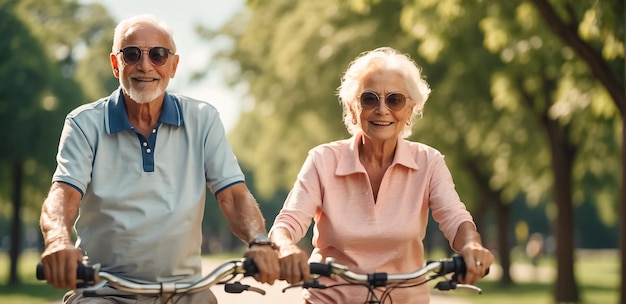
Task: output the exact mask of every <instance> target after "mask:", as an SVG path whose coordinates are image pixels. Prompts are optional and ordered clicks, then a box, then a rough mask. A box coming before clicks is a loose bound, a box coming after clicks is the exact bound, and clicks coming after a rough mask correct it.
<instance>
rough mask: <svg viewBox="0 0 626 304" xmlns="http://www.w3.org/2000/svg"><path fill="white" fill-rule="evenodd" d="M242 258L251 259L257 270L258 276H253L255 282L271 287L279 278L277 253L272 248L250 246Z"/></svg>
mask: <svg viewBox="0 0 626 304" xmlns="http://www.w3.org/2000/svg"><path fill="white" fill-rule="evenodd" d="M243 256H244V257H246V258H251V259H252V260H253V261H254V264H255V265H256V267H257V268H258V269H259V274H258V275H256V276H255V279H256V280H257V281H259V282H261V283H267V284H270V285H273V284H274V281H276V280H278V278H279V277H280V266H279V264H278V252H276V250H274V249H273V248H272V246H269V245H252V246H251V247H250V249H249V250H248V251H246V253H244V255H243Z"/></svg>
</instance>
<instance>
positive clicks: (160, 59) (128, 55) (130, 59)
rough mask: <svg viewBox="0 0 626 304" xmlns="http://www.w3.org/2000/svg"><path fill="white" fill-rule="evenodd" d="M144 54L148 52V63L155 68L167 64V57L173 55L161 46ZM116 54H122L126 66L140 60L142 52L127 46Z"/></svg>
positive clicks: (134, 47)
mask: <svg viewBox="0 0 626 304" xmlns="http://www.w3.org/2000/svg"><path fill="white" fill-rule="evenodd" d="M146 52H148V57H150V61H152V64H154V65H156V66H162V65H164V64H165V63H166V62H167V57H168V56H169V54H172V55H174V53H173V52H172V51H170V50H169V49H168V48H164V47H162V46H155V47H153V48H151V49H150V50H149V51H146ZM117 53H118V54H119V53H122V54H124V55H123V56H122V57H123V58H124V62H125V63H126V64H128V65H131V64H135V63H137V62H139V60H141V55H142V54H143V53H144V51H143V50H141V49H140V48H139V47H136V46H129V47H125V48H123V49H121V50H120V51H119V52H117Z"/></svg>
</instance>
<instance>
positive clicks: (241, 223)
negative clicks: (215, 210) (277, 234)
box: [218, 184, 267, 243]
mask: <svg viewBox="0 0 626 304" xmlns="http://www.w3.org/2000/svg"><path fill="white" fill-rule="evenodd" d="M218 201H219V203H220V207H221V209H222V212H223V213H224V216H225V217H226V219H228V222H229V223H230V228H231V230H232V232H233V233H234V234H235V235H236V236H237V237H238V238H239V239H241V240H242V241H244V242H246V243H249V242H250V241H252V239H253V238H254V236H255V235H257V234H265V233H267V230H266V228H265V219H264V218H263V214H262V213H261V210H260V209H259V206H258V204H257V202H256V200H255V199H254V197H253V196H252V194H251V193H250V192H249V191H248V188H247V187H246V186H245V184H236V185H233V186H231V187H229V188H228V189H225V190H224V191H222V192H221V193H220V194H219V195H218Z"/></svg>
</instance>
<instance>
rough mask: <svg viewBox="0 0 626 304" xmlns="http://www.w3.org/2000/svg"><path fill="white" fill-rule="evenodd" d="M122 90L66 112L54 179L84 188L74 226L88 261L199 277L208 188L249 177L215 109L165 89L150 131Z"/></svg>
mask: <svg viewBox="0 0 626 304" xmlns="http://www.w3.org/2000/svg"><path fill="white" fill-rule="evenodd" d="M123 99H124V97H123V95H122V92H121V89H118V90H116V91H115V92H113V94H111V96H109V97H106V98H102V99H100V100H98V101H95V102H93V103H89V104H85V105H83V106H80V107H79V108H77V109H75V110H73V111H72V112H70V113H69V114H68V115H67V117H66V119H65V125H64V127H63V132H62V134H61V139H60V143H59V151H58V154H57V169H56V171H55V173H54V176H53V182H56V181H60V182H64V183H68V184H70V185H72V186H73V187H75V188H76V189H78V190H79V191H80V192H81V193H82V194H83V197H82V200H81V202H80V209H79V215H78V218H77V220H76V223H75V226H74V227H75V229H76V232H77V235H78V242H77V243H78V244H79V246H80V248H82V249H83V250H85V251H86V253H87V255H88V256H89V260H90V262H91V263H101V264H102V266H103V269H104V270H105V271H108V272H111V273H115V274H117V275H122V276H125V277H127V278H129V279H133V280H136V281H150V282H154V281H173V280H193V279H197V278H199V277H200V275H201V256H200V246H201V243H202V229H201V225H202V216H203V214H204V203H205V195H206V188H207V186H208V188H209V189H210V190H211V192H213V193H217V192H219V191H220V190H221V189H224V188H225V187H228V186H229V185H232V184H235V183H240V182H243V181H244V175H243V173H242V171H241V169H240V167H239V165H238V163H237V159H236V158H235V155H234V154H233V152H232V149H231V147H230V144H229V143H228V140H227V138H226V133H225V131H224V127H223V125H222V122H221V120H220V117H219V113H218V112H217V110H216V109H215V108H214V107H213V106H212V105H210V104H209V103H206V102H203V101H199V100H194V99H191V98H189V97H185V96H179V95H173V94H166V95H165V99H164V101H163V108H162V112H161V116H160V117H159V120H158V123H157V125H156V126H155V128H154V129H153V130H152V133H151V134H150V136H149V137H147V138H146V137H145V136H143V135H141V134H139V133H137V132H135V130H134V129H133V127H132V126H131V124H130V121H129V119H128V115H127V112H126V108H125V106H124V101H123Z"/></svg>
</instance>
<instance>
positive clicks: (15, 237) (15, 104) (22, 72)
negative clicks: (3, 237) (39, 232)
mask: <svg viewBox="0 0 626 304" xmlns="http://www.w3.org/2000/svg"><path fill="white" fill-rule="evenodd" d="M14 9H15V2H14V1H3V2H2V3H1V4H0V20H2V21H0V31H2V32H3V33H6V34H7V35H5V36H4V38H3V39H2V41H0V50H2V53H3V54H4V56H2V59H0V61H1V62H2V63H1V64H0V78H1V79H3V83H2V85H1V86H0V128H2V129H3V130H11V131H10V132H3V133H2V134H0V142H2V143H3V144H2V145H0V163H1V164H2V168H3V169H5V170H8V171H9V172H10V174H9V175H8V176H6V177H8V178H9V180H12V181H13V188H12V189H10V191H11V197H5V198H4V199H10V200H11V201H12V202H13V204H12V207H13V208H12V209H13V212H12V216H13V222H12V225H11V234H12V238H11V248H10V257H11V267H10V275H9V284H12V285H14V284H17V283H18V277H17V267H16V266H17V257H18V255H19V249H20V246H21V244H20V240H21V236H22V231H21V227H22V226H21V202H22V185H23V182H24V176H23V170H24V165H25V162H26V161H27V160H28V154H30V153H28V152H27V151H37V148H38V146H39V145H38V140H36V139H37V138H38V137H39V135H43V136H50V135H51V134H45V133H43V134H42V132H45V130H51V129H46V128H45V126H44V125H41V124H40V120H39V119H40V118H41V116H42V115H41V112H42V110H43V109H42V108H43V107H42V104H41V100H42V97H43V96H44V94H45V91H46V90H48V89H49V86H50V83H51V79H50V65H51V64H50V62H49V60H48V58H47V56H46V53H45V50H44V49H43V47H42V46H41V44H40V43H39V42H38V41H37V40H36V39H35V38H34V37H33V35H32V34H31V33H30V31H29V30H28V28H27V27H26V26H25V25H24V23H23V22H22V21H21V20H19V19H18V18H17V17H16V16H15V14H14V13H13V12H14ZM16 126H17V127H18V128H15V127H16ZM7 190H8V189H7ZM4 193H7V192H4Z"/></svg>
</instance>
